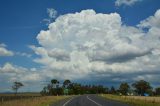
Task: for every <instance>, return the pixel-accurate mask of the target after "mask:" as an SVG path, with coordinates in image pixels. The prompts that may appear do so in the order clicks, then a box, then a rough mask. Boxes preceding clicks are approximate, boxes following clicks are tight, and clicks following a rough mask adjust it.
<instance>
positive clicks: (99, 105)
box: [87, 96, 102, 106]
mask: <svg viewBox="0 0 160 106" xmlns="http://www.w3.org/2000/svg"><path fill="white" fill-rule="evenodd" d="M87 99H88V100H90V101H92V102H93V103H95V104H96V105H98V106H102V105H101V104H99V103H97V102H95V101H94V100H92V99H91V98H89V97H88V96H87Z"/></svg>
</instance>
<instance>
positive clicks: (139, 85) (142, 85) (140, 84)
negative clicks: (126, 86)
mask: <svg viewBox="0 0 160 106" xmlns="http://www.w3.org/2000/svg"><path fill="white" fill-rule="evenodd" d="M132 86H133V87H134V88H135V89H136V90H135V91H136V92H137V93H138V94H139V95H141V96H144V93H147V91H148V90H151V89H152V87H151V86H150V83H149V82H146V81H144V80H140V81H137V82H135V83H133V84H132Z"/></svg>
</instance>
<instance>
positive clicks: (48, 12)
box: [43, 8, 58, 25]
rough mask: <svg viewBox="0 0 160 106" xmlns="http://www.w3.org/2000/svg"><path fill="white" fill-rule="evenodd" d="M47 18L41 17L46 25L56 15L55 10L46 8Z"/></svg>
mask: <svg viewBox="0 0 160 106" xmlns="http://www.w3.org/2000/svg"><path fill="white" fill-rule="evenodd" d="M47 14H48V18H45V19H43V22H46V25H49V24H50V23H51V22H52V21H53V20H54V19H55V18H56V17H57V14H58V12H57V10H55V9H53V8H47Z"/></svg>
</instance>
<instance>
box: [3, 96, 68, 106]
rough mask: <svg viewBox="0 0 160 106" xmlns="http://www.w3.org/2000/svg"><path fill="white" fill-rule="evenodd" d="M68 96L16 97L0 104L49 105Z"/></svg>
mask: <svg viewBox="0 0 160 106" xmlns="http://www.w3.org/2000/svg"><path fill="white" fill-rule="evenodd" d="M66 98H69V96H44V97H36V98H29V99H18V100H12V101H4V102H0V106H49V104H53V103H54V102H58V101H60V100H62V99H66Z"/></svg>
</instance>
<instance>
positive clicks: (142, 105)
mask: <svg viewBox="0 0 160 106" xmlns="http://www.w3.org/2000/svg"><path fill="white" fill-rule="evenodd" d="M100 96H102V97H104V98H107V99H110V100H116V101H120V102H124V103H126V104H130V105H131V106H160V97H140V96H118V95H110V94H101V95H100Z"/></svg>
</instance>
